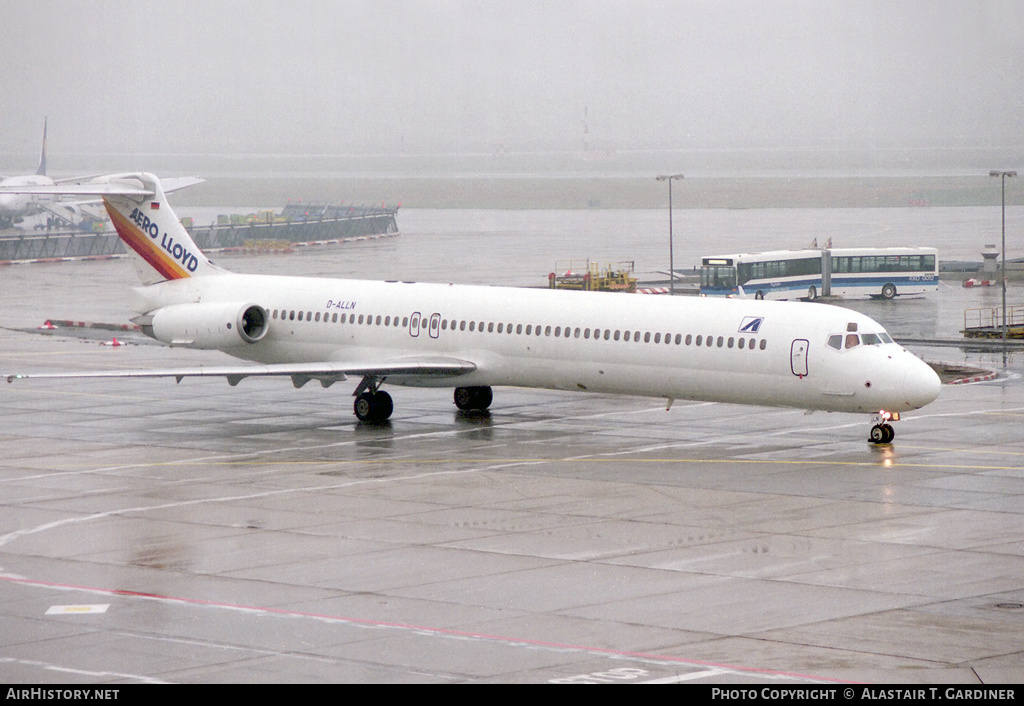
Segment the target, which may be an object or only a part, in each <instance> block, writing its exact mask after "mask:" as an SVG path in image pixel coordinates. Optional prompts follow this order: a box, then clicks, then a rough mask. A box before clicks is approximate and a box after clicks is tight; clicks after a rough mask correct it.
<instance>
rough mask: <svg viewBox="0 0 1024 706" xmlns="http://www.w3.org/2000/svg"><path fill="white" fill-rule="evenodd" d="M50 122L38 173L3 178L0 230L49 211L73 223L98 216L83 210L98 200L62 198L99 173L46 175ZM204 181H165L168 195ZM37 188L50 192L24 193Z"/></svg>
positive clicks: (175, 179)
mask: <svg viewBox="0 0 1024 706" xmlns="http://www.w3.org/2000/svg"><path fill="white" fill-rule="evenodd" d="M47 122H48V120H47V119H44V120H43V145H42V147H41V148H40V150H39V166H38V167H37V168H36V173H35V174H23V175H18V176H9V177H3V178H0V229H2V228H10V227H12V226H14V225H15V224H17V223H20V222H21V221H22V220H23V219H24V218H26V217H28V216H34V215H36V214H37V213H42V212H43V211H49V212H50V213H52V214H53V215H55V216H57V217H58V218H61V219H63V220H65V221H67V222H69V223H75V222H78V221H79V220H80V219H81V218H82V217H83V216H84V215H88V216H94V215H95V214H92V213H88V212H86V213H83V210H82V207H83V206H89V205H90V204H95V203H98V202H97V201H96V200H88V201H74V202H71V201H63V200H61V196H63V195H67V194H68V193H69V192H68V191H66V190H63V189H64V187H66V186H70V185H74V184H81V183H82V182H84V181H87V180H91V179H94V178H96V176H97V175H96V174H90V175H88V176H77V177H69V178H65V179H57V180H54V179H52V178H50V177H49V176H47V175H46V125H47ZM202 181H203V180H202V179H199V178H197V177H179V178H174V179H165V180H164V182H163V186H164V193H171V192H172V191H177V190H178V189H183V188H185V187H187V186H192V185H194V184H199V183H200V182H202ZM35 187H46V188H47V189H50V190H48V191H47V190H39V191H27V192H26V191H24V189H25V188H28V189H33V188H35ZM70 193H76V192H70ZM87 211H88V209H87Z"/></svg>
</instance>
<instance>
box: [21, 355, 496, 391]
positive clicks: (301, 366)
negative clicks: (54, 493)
mask: <svg viewBox="0 0 1024 706" xmlns="http://www.w3.org/2000/svg"><path fill="white" fill-rule="evenodd" d="M474 370H476V364H475V363H471V362H470V361H468V360H459V359H458V358H440V357H430V358H428V357H422V358H401V359H396V360H393V361H385V362H381V363H330V362H326V363H273V364H270V365H255V364H253V365H234V366H197V367H192V368H167V369H153V370H97V371H87V372H77V373H24V374H21V373H11V374H8V375H5V376H4V377H6V378H7V382H14V381H15V380H25V379H28V378H33V379H35V378H38V379H51V380H53V379H69V378H156V377H172V378H175V379H176V380H177V381H178V382H181V381H182V379H184V378H187V377H224V378H227V381H228V383H229V384H230V385H237V384H238V383H239V382H240V381H241V380H243V379H244V378H247V377H269V376H279V377H280V376H286V377H290V378H291V379H292V384H293V385H295V387H302V386H303V385H305V384H306V383H307V382H309V381H310V380H317V381H319V382H320V384H321V385H323V386H324V387H328V386H330V385H333V384H334V383H336V382H341V381H342V380H346V379H348V377H349V376H355V377H367V376H368V377H375V378H384V377H420V378H423V377H427V378H430V377H434V378H438V377H452V376H455V375H465V374H466V373H470V372H472V371H474Z"/></svg>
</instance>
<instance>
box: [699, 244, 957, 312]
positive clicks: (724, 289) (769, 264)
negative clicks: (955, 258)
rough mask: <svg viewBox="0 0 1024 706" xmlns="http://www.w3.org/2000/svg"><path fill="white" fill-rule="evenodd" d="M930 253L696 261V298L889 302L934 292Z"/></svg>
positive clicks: (796, 253) (813, 253)
mask: <svg viewBox="0 0 1024 706" xmlns="http://www.w3.org/2000/svg"><path fill="white" fill-rule="evenodd" d="M938 285H939V257H938V251H937V250H936V249H935V248H831V249H824V250H822V249H818V248H815V249H811V250H776V251H774V252H762V253H740V254H736V255H716V256H713V257H705V258H703V259H702V260H701V269H700V293H701V295H702V296H725V297H751V298H753V299H806V300H814V299H817V298H818V297H819V296H842V297H850V296H869V297H874V298H881V299H893V298H894V297H897V296H905V295H909V294H924V293H925V292H934V291H935V290H936V289H937V288H938Z"/></svg>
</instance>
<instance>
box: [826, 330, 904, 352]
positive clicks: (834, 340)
mask: <svg viewBox="0 0 1024 706" xmlns="http://www.w3.org/2000/svg"><path fill="white" fill-rule="evenodd" d="M886 343H892V339H891V338H890V337H889V334H887V333H885V332H884V331H883V332H881V333H861V334H856V333H848V334H846V335H845V336H843V334H839V333H837V334H833V335H831V336H829V337H828V345H829V346H830V347H832V348H835V349H836V350H837V351H841V350H843V348H846V349H847V350H849V349H850V348H855V347H856V346H859V345H862V344H863V345H865V346H881V345H883V344H886Z"/></svg>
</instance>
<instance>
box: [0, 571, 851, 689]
mask: <svg viewBox="0 0 1024 706" xmlns="http://www.w3.org/2000/svg"><path fill="white" fill-rule="evenodd" d="M0 581H5V582H7V583H10V584H18V585H22V586H31V587H35V588H43V589H49V590H55V591H66V592H76V591H77V592H83V593H89V594H91V595H99V596H105V597H120V598H128V599H132V600H144V601H156V602H158V603H165V604H174V605H179V606H193V607H201V608H213V609H217V610H223V611H230V612H235V613H240V614H242V613H245V614H250V615H264V616H271V617H274V616H279V617H284V618H298V619H304V620H315V621H318V622H326V623H335V624H338V625H352V626H355V627H361V628H368V629H375V630H381V629H385V630H396V631H401V632H405V633H415V634H416V635H420V636H424V637H435V638H442V639H452V640H479V641H481V642H491V643H496V644H502V645H505V646H506V647H510V648H525V649H538V650H550V651H555V652H573V653H580V654H587V655H594V656H605V657H608V658H611V659H616V660H624V659H625V660H637V661H641V662H644V663H646V664H660V665H665V666H673V667H679V666H687V667H691V668H693V669H694V670H695V678H700V677H702V676H707V675H708V674H716V675H721V674H722V673H724V672H728V673H731V674H734V675H736V676H738V677H740V678H743V677H747V678H751V677H761V678H772V679H792V680H799V681H802V682H815V683H843V682H842V680H838V679H831V678H827V677H819V676H811V675H807V674H797V673H791V672H784V671H779V670H772V669H760V668H756V667H740V666H735V665H727V664H716V663H713V662H701V661H699V660H691V659H685V658H682V657H673V656H669V655H655V654H648V653H644V652H630V651H625V650H615V649H610V648H606V647H590V646H586V645H573V644H567V643H559V642H550V641H547V640H533V639H529V638H520V637H508V636H504V635H492V634H488V633H475V632H468V631H464V630H451V629H447V628H435V627H427V626H422V625H411V624H407V623H396V622H390V621H380V620H372V619H368V618H354V617H350V616H341V615H330V614H326V613H310V612H306V611H296V610H288V609H285V608H272V607H265V606H250V605H242V604H237V603H224V602H220V601H211V600H205V599H201V598H184V597H178V596H168V595H161V594H155V593H143V592H139V591H129V590H125V589H110V588H99V587H93V586H76V585H72V584H61V583H55V582H50V581H39V580H34V579H26V578H21V577H16V576H0Z"/></svg>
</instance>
